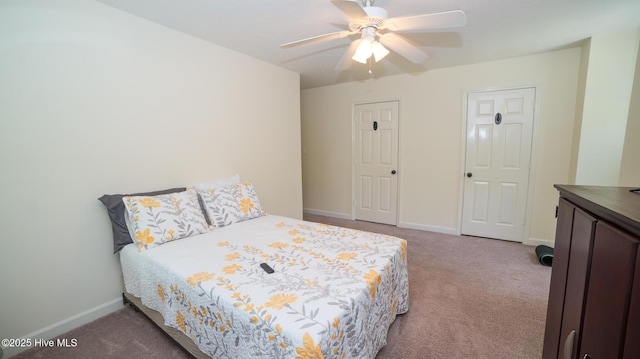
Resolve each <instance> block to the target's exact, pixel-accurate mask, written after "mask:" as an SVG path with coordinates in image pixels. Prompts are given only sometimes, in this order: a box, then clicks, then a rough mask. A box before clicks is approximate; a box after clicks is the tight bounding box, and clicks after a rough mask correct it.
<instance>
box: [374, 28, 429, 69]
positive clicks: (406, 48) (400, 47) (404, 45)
mask: <svg viewBox="0 0 640 359" xmlns="http://www.w3.org/2000/svg"><path fill="white" fill-rule="evenodd" d="M378 41H380V43H381V44H382V45H384V46H386V47H388V48H389V49H391V50H393V51H395V52H397V53H398V54H399V55H401V56H403V57H406V58H407V59H409V60H410V61H411V62H413V63H414V64H419V63H422V62H424V61H426V60H427V59H428V58H429V55H427V54H425V53H424V52H422V51H420V49H418V48H417V47H415V46H413V45H412V44H410V43H409V42H408V41H407V40H405V39H404V38H403V37H402V36H400V35H397V34H395V33H393V32H388V33H386V34H384V35H381V36H380V37H379V38H378Z"/></svg>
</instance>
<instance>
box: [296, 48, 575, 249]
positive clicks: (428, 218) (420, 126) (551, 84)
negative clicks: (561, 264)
mask: <svg viewBox="0 0 640 359" xmlns="http://www.w3.org/2000/svg"><path fill="white" fill-rule="evenodd" d="M580 64H581V49H580V48H572V49H566V50H560V51H554V52H549V53H544V54H539V55H532V56H526V57H521V58H515V59H509V60H503V61H495V62H487V63H481V64H475V65H469V66H461V67H455V68H447V69H438V70H431V71H427V72H425V73H423V74H420V75H400V76H393V77H385V78H382V79H378V80H369V81H366V82H361V83H349V84H342V85H336V86H327V87H321V88H316V89H309V90H304V91H302V93H301V111H302V146H303V155H302V169H303V171H302V173H303V176H302V178H303V198H304V208H305V210H309V211H316V212H324V213H327V214H332V215H337V216H346V217H350V216H351V111H352V106H353V104H355V103H361V102H372V101H379V100H389V99H399V100H400V156H399V157H400V165H399V169H398V170H399V225H400V226H409V227H414V228H422V229H429V230H436V231H442V232H452V233H454V232H456V231H457V228H458V220H459V216H460V213H459V203H460V194H461V189H460V186H461V176H462V170H461V165H462V152H461V151H462V149H463V143H462V137H463V129H462V126H463V123H464V117H463V113H464V110H463V94H464V93H465V91H470V90H477V89H484V88H495V87H505V86H522V85H538V86H539V88H540V93H539V94H538V95H539V98H540V101H541V102H540V113H539V116H538V119H539V122H538V123H537V124H536V125H535V126H536V127H537V133H538V135H537V153H536V155H535V159H536V162H535V163H534V166H535V168H534V169H535V175H536V176H535V179H534V181H533V183H531V184H530V186H531V187H530V188H531V190H532V191H533V198H534V200H533V204H532V211H531V216H530V220H531V225H530V233H528V234H527V235H526V236H525V238H529V239H530V240H533V241H535V240H542V241H550V242H552V241H553V238H554V236H555V219H554V209H555V206H556V204H557V197H558V195H557V191H556V190H555V189H554V188H553V184H555V183H568V182H569V175H570V167H571V166H570V164H571V150H572V134H573V127H574V122H575V117H576V116H575V111H576V94H577V90H578V80H579V69H580Z"/></svg>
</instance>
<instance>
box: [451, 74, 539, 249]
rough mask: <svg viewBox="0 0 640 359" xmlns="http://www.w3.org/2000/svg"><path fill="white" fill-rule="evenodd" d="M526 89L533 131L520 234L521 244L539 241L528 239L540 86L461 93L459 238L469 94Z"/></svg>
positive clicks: (490, 88)
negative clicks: (530, 94)
mask: <svg viewBox="0 0 640 359" xmlns="http://www.w3.org/2000/svg"><path fill="white" fill-rule="evenodd" d="M527 88H533V89H535V97H534V100H533V129H532V134H531V157H530V161H529V163H530V164H529V187H528V188H527V204H526V206H525V213H524V215H525V223H524V228H523V233H522V243H523V244H530V243H538V242H539V240H536V239H535V238H530V237H529V234H530V230H531V214H532V212H533V195H534V192H535V188H534V187H535V182H534V179H535V177H536V176H535V173H536V167H537V158H538V128H539V126H538V124H539V121H540V102H541V101H540V99H541V89H540V88H541V86H540V84H530V85H520V86H497V87H484V88H478V89H467V90H464V91H463V93H462V129H461V131H460V132H461V135H460V136H461V139H462V140H461V149H460V172H459V173H460V180H459V182H458V183H459V184H458V188H459V191H458V224H457V228H456V234H457V235H458V236H459V235H461V234H462V214H463V209H464V208H463V207H464V206H463V205H464V183H465V182H464V181H465V177H464V174H465V165H466V162H465V161H466V150H467V133H466V132H467V122H468V121H467V106H468V103H467V102H468V101H467V98H468V97H469V95H470V94H473V93H481V92H490V91H508V90H522V89H527Z"/></svg>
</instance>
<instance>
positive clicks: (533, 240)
mask: <svg viewBox="0 0 640 359" xmlns="http://www.w3.org/2000/svg"><path fill="white" fill-rule="evenodd" d="M522 244H526V245H528V246H539V245H545V246H549V247H553V246H554V244H555V241H554V240H553V239H539V238H528V239H525V240H524V241H523V242H522Z"/></svg>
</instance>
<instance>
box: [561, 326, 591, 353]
mask: <svg viewBox="0 0 640 359" xmlns="http://www.w3.org/2000/svg"><path fill="white" fill-rule="evenodd" d="M575 337H576V331H575V330H572V331H571V333H569V335H567V339H565V341H564V357H565V358H567V359H569V358H571V357H572V355H571V354H573V340H574V339H575ZM585 359H586V358H585Z"/></svg>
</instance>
